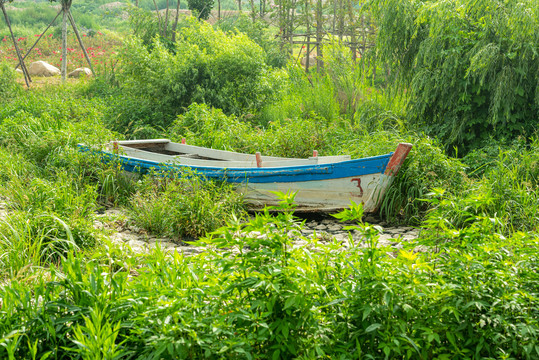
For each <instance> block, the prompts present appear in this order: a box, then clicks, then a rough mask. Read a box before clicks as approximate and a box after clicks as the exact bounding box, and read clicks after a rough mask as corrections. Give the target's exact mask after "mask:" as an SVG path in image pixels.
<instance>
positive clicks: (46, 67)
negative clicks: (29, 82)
mask: <svg viewBox="0 0 539 360" xmlns="http://www.w3.org/2000/svg"><path fill="white" fill-rule="evenodd" d="M28 73H29V74H30V76H45V77H48V76H56V75H61V73H62V72H61V71H60V69H58V68H57V67H56V66H53V65H51V64H49V63H47V62H45V61H41V60H40V61H35V62H33V63H31V64H30V67H29V68H28Z"/></svg>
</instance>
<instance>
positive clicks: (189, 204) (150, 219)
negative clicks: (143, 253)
mask: <svg viewBox="0 0 539 360" xmlns="http://www.w3.org/2000/svg"><path fill="white" fill-rule="evenodd" d="M161 175H164V176H166V177H165V178H150V177H147V178H145V179H144V180H143V182H142V183H141V184H140V187H139V189H138V191H137V193H136V194H135V195H134V196H133V198H132V199H131V201H130V204H129V206H128V212H129V215H130V217H131V219H132V220H133V222H134V223H135V224H136V225H137V226H139V227H141V228H143V229H146V230H147V231H148V232H150V233H151V234H155V235H158V236H167V237H171V238H176V239H183V238H186V237H187V238H196V237H200V236H203V235H205V234H206V233H208V232H211V231H213V230H215V229H217V228H218V227H220V226H222V225H224V224H225V223H226V222H227V221H228V220H230V219H232V218H234V217H236V216H237V217H241V216H242V214H243V212H242V211H243V210H242V206H243V205H242V202H241V198H242V197H241V195H240V194H238V193H235V192H234V190H233V189H232V187H231V185H229V184H226V183H217V182H214V181H209V180H205V179H202V178H200V177H199V176H197V175H196V174H184V175H183V176H181V177H176V176H174V175H171V174H161ZM169 176H173V177H172V178H169Z"/></svg>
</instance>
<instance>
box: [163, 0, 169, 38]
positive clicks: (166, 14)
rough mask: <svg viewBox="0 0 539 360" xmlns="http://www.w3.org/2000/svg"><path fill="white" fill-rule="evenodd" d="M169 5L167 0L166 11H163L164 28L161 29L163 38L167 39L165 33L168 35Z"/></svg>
mask: <svg viewBox="0 0 539 360" xmlns="http://www.w3.org/2000/svg"><path fill="white" fill-rule="evenodd" d="M169 5H170V3H169V0H167V10H166V11H165V28H164V29H163V37H165V38H166V37H167V33H168V7H169Z"/></svg>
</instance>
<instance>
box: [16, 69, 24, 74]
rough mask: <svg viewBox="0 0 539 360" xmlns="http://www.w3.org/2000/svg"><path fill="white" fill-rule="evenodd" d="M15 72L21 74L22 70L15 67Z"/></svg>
mask: <svg viewBox="0 0 539 360" xmlns="http://www.w3.org/2000/svg"><path fill="white" fill-rule="evenodd" d="M15 72H18V73H21V74H22V73H23V72H22V70H21V69H19V68H17V69H16V70H15Z"/></svg>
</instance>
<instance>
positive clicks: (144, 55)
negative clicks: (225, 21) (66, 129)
mask: <svg viewBox="0 0 539 360" xmlns="http://www.w3.org/2000/svg"><path fill="white" fill-rule="evenodd" d="M178 36H179V39H178V42H177V43H176V44H175V45H174V48H173V49H172V50H168V49H167V48H166V47H165V46H164V45H163V44H162V43H161V42H160V41H159V40H157V39H155V40H154V42H153V47H152V48H151V49H148V48H146V47H144V46H143V44H142V42H141V40H139V39H134V40H131V41H128V42H127V44H126V48H125V49H124V51H123V53H122V55H121V57H122V67H123V71H122V73H121V74H122V77H121V81H120V83H121V85H122V86H123V92H124V93H125V94H129V97H130V98H131V99H132V100H131V101H130V102H128V105H129V104H130V103H131V104H135V103H137V104H138V105H139V106H141V107H142V109H145V110H147V111H145V113H144V114H145V116H147V117H143V118H141V116H139V114H136V113H135V114H132V113H125V109H124V102H122V103H119V104H118V108H117V109H116V114H117V118H115V119H114V120H113V121H112V124H113V126H114V128H115V129H121V128H122V127H127V126H128V125H129V124H130V123H131V122H134V123H138V124H139V125H141V126H143V125H147V126H151V127H154V128H159V127H162V128H166V127H167V126H168V125H169V124H170V122H171V121H172V118H173V117H174V116H176V115H177V114H181V113H182V112H183V111H184V110H185V108H187V107H188V106H189V105H190V104H192V103H194V102H198V103H206V104H208V105H210V106H213V107H216V108H220V109H222V110H223V111H224V112H225V113H226V114H240V113H247V112H256V111H257V109H259V108H260V107H261V106H262V104H264V102H265V101H267V100H268V99H271V98H272V97H273V96H274V95H273V94H274V93H275V87H278V86H277V85H278V82H277V80H278V78H276V76H275V75H274V74H273V72H272V71H271V69H270V68H269V67H268V66H267V65H266V63H265V61H264V51H263V50H262V49H261V48H260V47H259V46H258V45H256V44H255V43H254V42H253V41H251V40H250V39H249V38H248V37H247V36H246V35H243V34H229V35H227V34H225V33H224V32H222V31H220V30H214V29H213V28H212V27H211V25H209V24H206V23H199V22H196V21H193V20H192V21H191V23H190V26H188V27H183V28H182V29H181V30H180V32H179V35H178ZM128 108H129V106H128ZM133 108H134V107H133ZM152 113H153V114H154V115H152ZM118 114H119V116H118ZM133 115H135V116H133Z"/></svg>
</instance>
